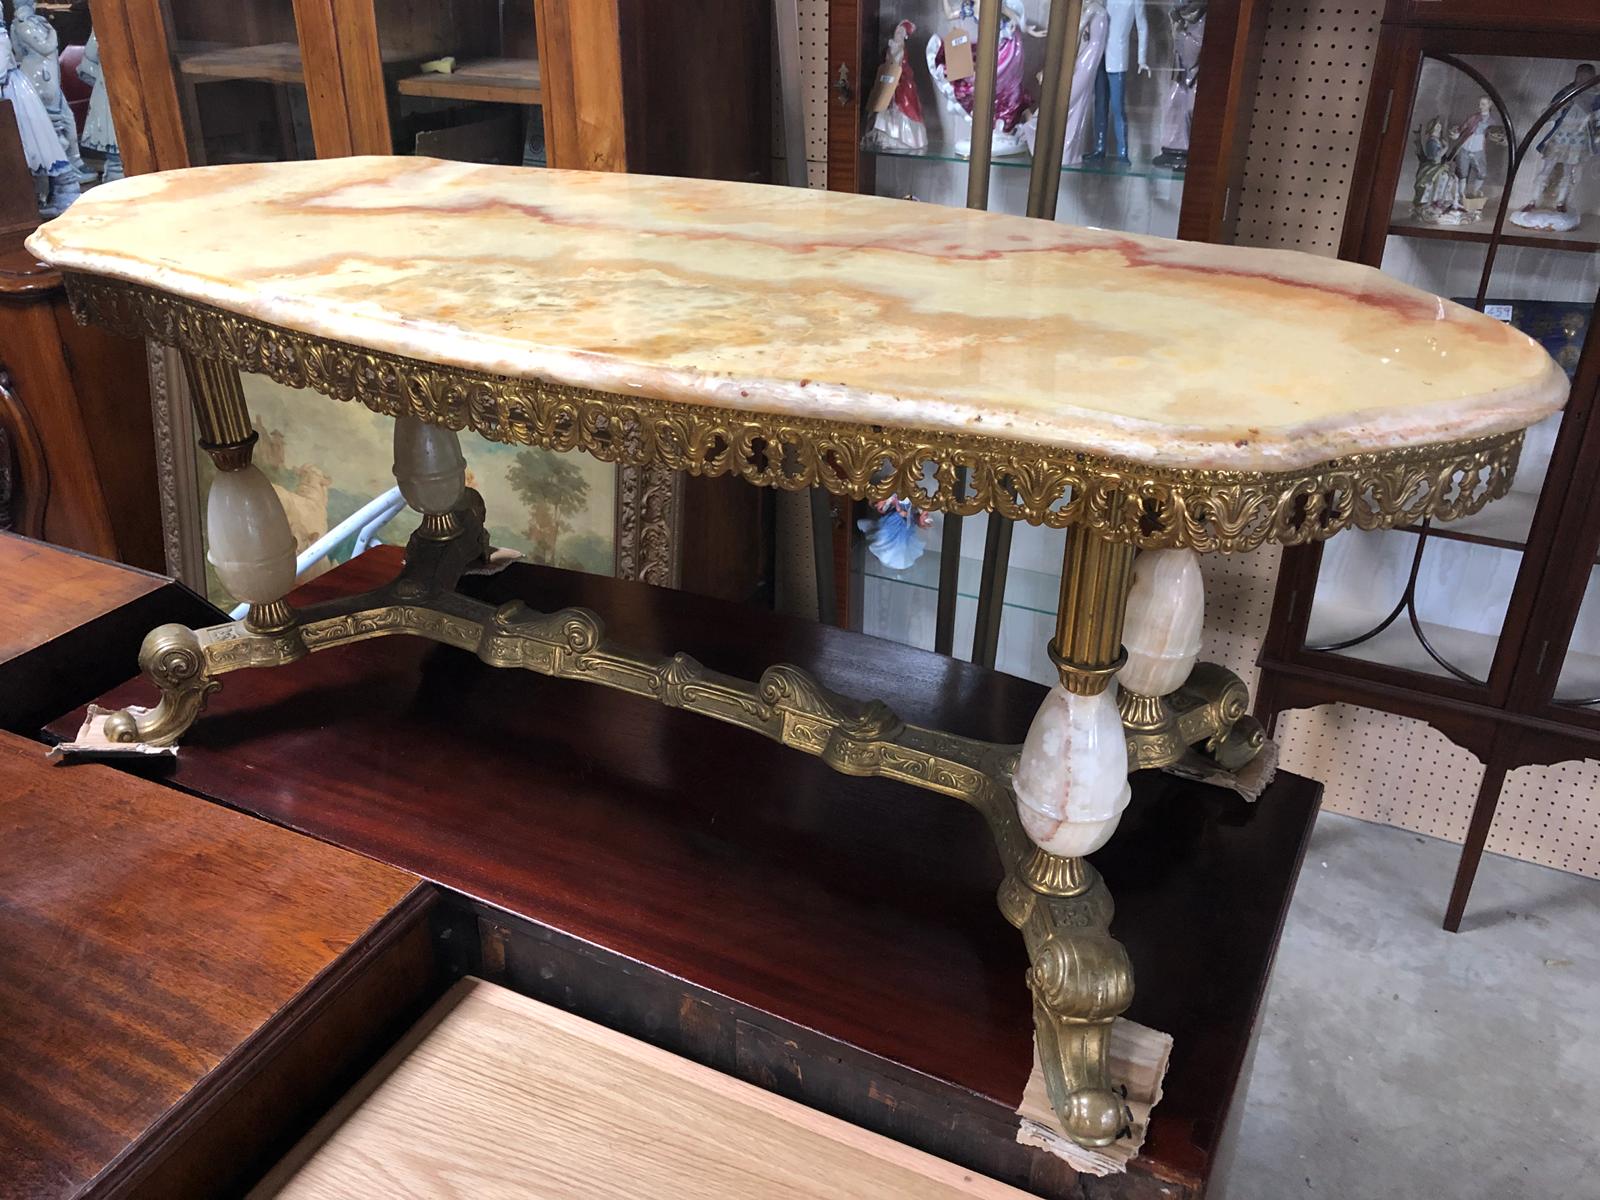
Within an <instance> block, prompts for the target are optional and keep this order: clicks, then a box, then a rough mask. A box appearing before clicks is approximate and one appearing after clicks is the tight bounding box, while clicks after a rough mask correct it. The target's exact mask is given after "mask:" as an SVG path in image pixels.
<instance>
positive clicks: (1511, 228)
mask: <svg viewBox="0 0 1600 1200" xmlns="http://www.w3.org/2000/svg"><path fill="white" fill-rule="evenodd" d="M1490 199H1491V203H1490V204H1489V205H1488V206H1486V207H1485V209H1484V212H1483V215H1482V216H1481V217H1480V218H1479V219H1478V220H1476V221H1474V222H1472V223H1471V224H1470V225H1434V224H1431V223H1429V222H1427V221H1419V220H1417V218H1415V217H1413V216H1412V215H1411V204H1410V202H1409V201H1405V200H1400V201H1397V202H1396V203H1395V206H1394V212H1393V213H1392V214H1391V215H1390V218H1389V232H1390V233H1392V234H1394V235H1395V236H1396V237H1412V238H1439V239H1441V240H1442V241H1447V242H1475V243H1477V244H1479V245H1483V246H1487V245H1488V244H1489V242H1490V241H1491V240H1492V239H1493V231H1494V214H1495V205H1497V204H1499V202H1500V201H1499V197H1498V196H1495V197H1491V198H1490ZM1500 243H1501V245H1504V246H1535V247H1537V248H1538V249H1541V250H1576V251H1579V252H1581V253H1590V252H1593V251H1595V250H1600V217H1596V216H1595V215H1594V214H1592V213H1585V214H1583V216H1582V218H1581V219H1580V220H1579V222H1578V227H1577V228H1576V229H1569V230H1567V231H1566V232H1565V233H1561V232H1557V231H1556V230H1553V229H1543V230H1535V229H1526V230H1525V229H1523V228H1522V227H1521V226H1520V225H1513V224H1512V223H1511V217H1510V214H1507V216H1506V224H1505V231H1504V233H1503V234H1502V235H1501V238H1500Z"/></svg>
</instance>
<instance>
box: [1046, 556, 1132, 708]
mask: <svg viewBox="0 0 1600 1200" xmlns="http://www.w3.org/2000/svg"><path fill="white" fill-rule="evenodd" d="M1135 553H1136V551H1135V549H1134V547H1133V546H1132V545H1131V544H1130V543H1128V542H1113V541H1108V540H1107V539H1105V538H1103V537H1101V536H1100V535H1099V534H1096V533H1093V532H1091V531H1090V530H1087V529H1084V528H1083V527H1082V526H1076V527H1074V528H1072V529H1069V530H1067V552H1066V557H1065V561H1064V562H1063V563H1062V567H1061V604H1060V607H1059V608H1058V609H1057V610H1056V636H1055V640H1054V641H1053V642H1051V643H1050V658H1051V661H1052V662H1054V663H1055V665H1056V669H1057V670H1058V671H1059V672H1060V673H1061V682H1062V684H1063V685H1064V686H1065V687H1066V689H1067V691H1069V692H1072V693H1074V694H1076V695H1079V696H1094V695H1098V694H1099V693H1100V692H1103V691H1105V690H1106V688H1107V687H1108V686H1110V683H1111V679H1112V677H1113V676H1114V675H1116V673H1117V671H1118V669H1119V668H1121V666H1122V663H1123V658H1124V655H1123V652H1122V619H1123V614H1124V612H1125V610H1126V609H1127V606H1128V589H1129V587H1131V586H1132V583H1133V558H1134V554H1135Z"/></svg>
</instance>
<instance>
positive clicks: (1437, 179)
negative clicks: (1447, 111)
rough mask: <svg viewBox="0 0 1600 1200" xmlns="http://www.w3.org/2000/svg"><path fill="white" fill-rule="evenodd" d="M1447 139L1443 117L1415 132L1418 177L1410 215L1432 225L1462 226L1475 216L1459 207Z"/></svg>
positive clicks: (1456, 179) (1458, 188) (1458, 187)
mask: <svg viewBox="0 0 1600 1200" xmlns="http://www.w3.org/2000/svg"><path fill="white" fill-rule="evenodd" d="M1450 142H1451V139H1450V136H1449V135H1448V134H1447V133H1446V131H1445V127H1444V118H1443V117H1434V118H1433V119H1432V120H1431V121H1429V122H1428V123H1427V124H1426V125H1424V126H1423V127H1422V128H1421V129H1419V130H1417V136H1416V144H1417V174H1416V178H1415V180H1414V181H1413V184H1412V196H1411V215H1412V216H1413V217H1415V218H1416V219H1417V220H1419V221H1427V222H1429V223H1430V224H1433V225H1462V224H1465V223H1466V222H1468V221H1471V220H1472V219H1473V216H1474V214H1473V213H1472V212H1471V211H1469V210H1468V209H1467V208H1465V207H1464V206H1463V205H1462V203H1461V177H1460V176H1459V175H1457V174H1456V168H1455V163H1454V162H1452V161H1451V157H1450V154H1451V147H1450Z"/></svg>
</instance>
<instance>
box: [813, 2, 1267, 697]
mask: <svg viewBox="0 0 1600 1200" xmlns="http://www.w3.org/2000/svg"><path fill="white" fill-rule="evenodd" d="M1265 14H1266V5H1265V4H1260V3H1253V2H1252V0H1152V2H1146V0H1084V2H1083V3H1081V4H1075V3H1074V4H1069V3H1051V0H1003V3H1001V4H1000V7H999V9H998V16H999V21H998V24H999V28H998V30H997V31H996V46H997V51H996V70H995V93H996V98H995V105H994V110H995V114H996V122H995V128H994V133H993V134H992V142H991V156H990V160H989V161H990V166H989V169H988V170H987V171H986V172H982V171H981V167H980V168H978V169H979V171H980V172H981V174H982V178H981V179H979V180H977V181H974V180H973V178H972V172H973V168H972V160H971V155H972V148H971V141H972V124H973V122H972V118H971V117H970V116H969V115H968V114H969V112H970V110H971V108H972V104H973V98H972V93H973V91H974V90H975V89H974V82H975V81H974V80H973V79H972V78H957V79H956V80H954V81H952V80H951V78H950V76H951V74H952V68H951V63H952V62H954V63H955V66H954V73H955V74H957V75H959V74H960V73H961V72H962V71H963V70H964V69H965V63H967V62H972V63H973V64H974V71H975V70H976V58H977V54H976V47H977V46H978V44H979V41H980V34H981V29H980V25H981V21H982V16H983V13H982V5H981V4H973V3H970V2H963V0H831V2H830V4H829V61H828V186H829V187H830V188H832V189H834V190H844V191H859V192H867V193H872V194H877V195H885V196H898V197H907V196H909V197H913V198H915V199H918V200H924V201H927V202H929V203H935V204H949V205H961V204H970V203H971V202H972V200H973V199H974V196H975V195H976V194H981V203H980V205H979V206H982V207H987V208H989V209H991V210H992V211H996V212H1009V213H1017V214H1027V215H1033V216H1047V217H1048V216H1053V217H1054V218H1055V219H1057V220H1060V221H1064V222H1067V223H1070V224H1077V225H1093V226H1098V227H1101V228H1106V229H1117V230H1125V231H1127V232H1130V233H1141V234H1154V235H1159V236H1163V237H1181V238H1188V239H1192V240H1198V241H1222V240H1224V239H1225V233H1224V231H1225V230H1226V229H1228V228H1230V217H1231V210H1232V207H1233V201H1234V195H1235V192H1236V189H1237V187H1238V181H1239V173H1240V169H1241V166H1242V161H1243V149H1244V139H1245V136H1246V135H1247V133H1248V127H1249V123H1250V122H1249V105H1250V103H1251V101H1252V99H1253V97H1254V93H1255V63H1256V59H1257V57H1258V55H1259V50H1260V45H1261V36H1262V32H1263V29H1264V22H1265ZM1058 18H1059V19H1060V20H1062V21H1063V22H1065V23H1070V24H1071V25H1072V26H1073V28H1072V29H1071V30H1070V31H1068V30H1058V31H1057V34H1058V37H1059V38H1060V41H1061V42H1062V49H1061V50H1060V51H1056V52H1055V54H1056V57H1055V58H1054V59H1052V53H1053V51H1052V37H1051V24H1052V21H1053V20H1056V19H1058ZM903 22H904V23H906V24H905V25H902V23H903ZM901 31H903V32H901ZM1062 34H1065V35H1066V36H1060V35H1062ZM963 36H965V38H966V43H965V44H964V43H963ZM964 45H970V46H971V47H972V49H964ZM951 46H954V47H955V49H954V51H953V53H954V55H955V58H954V59H951V57H950V55H951V53H952V51H951V50H950V47H951ZM892 61H898V62H899V63H900V64H901V65H900V76H901V77H899V78H896V79H895V80H894V81H893V83H892V84H888V85H880V79H881V76H882V74H883V67H884V64H885V63H887V62H892ZM1053 62H1062V63H1064V64H1065V67H1066V70H1065V71H1064V75H1065V77H1066V78H1065V81H1064V82H1062V83H1061V85H1060V89H1059V91H1057V90H1056V89H1057V84H1056V81H1055V79H1054V77H1053V72H1052V69H1051V68H1052V64H1053ZM890 73H891V74H894V70H893V68H892V67H891V68H890ZM1058 99H1059V100H1064V101H1065V104H1064V106H1063V105H1062V104H1060V103H1058ZM1052 105H1054V106H1055V107H1056V108H1064V112H1063V113H1062V115H1061V117H1060V118H1057V117H1055V116H1053V115H1052V117H1051V118H1050V121H1049V122H1048V123H1050V124H1052V125H1053V126H1054V127H1055V128H1056V129H1059V130H1060V137H1059V138H1052V139H1051V145H1048V146H1047V145H1045V144H1044V143H1043V141H1042V140H1041V139H1040V138H1039V137H1038V136H1037V133H1038V126H1039V122H1040V117H1041V114H1043V113H1045V112H1047V111H1048V110H1049V109H1050V108H1051V106H1052ZM908 106H910V107H912V108H913V112H914V114H916V115H920V116H921V118H922V123H921V127H920V129H916V130H907V129H906V127H905V123H904V120H903V117H902V116H901V115H900V114H902V113H904V111H905V110H906V108H907V107H908ZM1036 157H1039V158H1041V159H1043V160H1045V161H1044V163H1043V164H1042V168H1041V171H1040V172H1038V173H1036V172H1035V171H1034V170H1033V167H1034V160H1035V158H1036ZM1046 176H1049V177H1051V178H1052V180H1053V182H1054V184H1055V186H1054V187H1050V186H1049V184H1047V183H1045V182H1044V179H1045V177H1046ZM975 182H976V183H977V188H976V192H974V190H973V185H974V183H975ZM1041 191H1043V192H1047V193H1048V195H1045V196H1041V195H1040V192H1041ZM1026 316H1027V314H1026V313H1022V312H1019V313H1018V314H1017V317H1018V319H1019V320H1021V319H1024V318H1025V317H1026ZM930 336H937V331H930ZM835 508H836V510H837V515H836V520H835V537H836V539H838V543H839V554H838V555H836V557H837V558H838V559H839V560H840V561H841V562H844V563H848V566H849V570H848V572H847V573H843V574H842V575H841V583H842V584H843V581H844V580H848V584H847V585H844V586H841V587H840V588H839V593H840V596H839V599H840V603H839V606H838V613H837V615H838V616H839V617H840V618H841V619H842V620H843V621H845V622H847V623H849V624H850V625H852V626H854V627H856V628H860V629H862V630H863V631H865V632H867V633H871V634H875V635H877V636H880V637H887V638H891V639H893V640H896V641H901V642H907V643H910V644H912V645H920V646H923V647H926V648H932V649H936V650H938V651H940V652H941V653H947V654H948V653H957V654H960V655H961V656H962V657H967V656H968V655H969V652H970V656H971V657H972V658H973V660H974V661H977V662H981V663H984V664H986V665H998V666H1000V667H1001V668H1002V669H1004V670H1007V671H1010V672H1011V673H1013V674H1018V675H1025V676H1029V677H1031V678H1035V679H1038V680H1039V681H1041V682H1046V683H1048V682H1051V681H1053V680H1054V679H1055V678H1056V670H1055V667H1054V666H1053V665H1052V664H1051V663H1050V661H1049V659H1048V657H1047V656H1046V655H1045V654H1044V652H1043V651H1042V650H1041V649H1040V647H1042V646H1043V645H1044V644H1045V643H1046V641H1047V640H1048V631H1049V629H1050V628H1051V626H1052V622H1053V621H1054V614H1055V610H1056V597H1057V593H1058V592H1059V590H1060V589H1059V573H1060V563H1061V558H1062V535H1061V533H1060V532H1059V531H1051V530H1045V529H1038V528H1032V527H1028V526H1014V525H1013V524H1012V523H1011V522H1009V521H1006V520H1004V519H1003V518H1000V517H996V516H992V515H991V516H989V517H987V518H983V519H973V520H971V521H962V520H961V519H960V518H953V519H952V518H946V517H944V516H942V515H935V516H933V517H932V518H931V523H930V526H929V527H927V528H925V529H924V530H922V531H921V532H920V533H919V534H918V535H917V536H918V539H919V540H920V542H921V543H922V544H923V545H924V546H925V549H924V550H923V551H922V553H921V554H920V556H919V557H918V558H917V560H916V561H915V562H914V563H912V564H910V565H909V566H896V565H893V564H894V563H895V561H896V560H895V558H894V556H893V555H892V554H891V555H889V556H888V561H885V558H883V557H880V556H879V555H878V554H877V553H876V552H875V551H874V550H873V549H872V548H871V546H870V544H869V543H870V542H871V541H872V540H873V539H872V537H871V536H870V530H871V527H872V526H873V525H874V523H875V522H876V520H877V515H876V514H874V513H872V512H870V511H868V510H865V509H864V508H863V507H862V506H860V505H857V506H854V507H851V506H848V505H842V504H840V503H839V502H837V501H835ZM847 508H849V509H850V511H849V512H848V513H846V512H845V509H847ZM861 522H865V523H866V524H867V526H868V530H867V531H863V530H862V529H861V528H859V525H860V523H861Z"/></svg>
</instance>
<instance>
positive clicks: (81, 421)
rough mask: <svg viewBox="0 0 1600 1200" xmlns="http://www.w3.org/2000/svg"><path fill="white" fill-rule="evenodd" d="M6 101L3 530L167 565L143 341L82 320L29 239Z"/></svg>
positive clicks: (0, 219) (2, 158)
mask: <svg viewBox="0 0 1600 1200" xmlns="http://www.w3.org/2000/svg"><path fill="white" fill-rule="evenodd" d="M10 109H11V104H10V102H9V101H4V100H0V180H3V181H5V184H4V186H3V187H0V530H14V531H15V532H17V533H22V534H26V535H27V536H29V537H34V538H40V539H42V540H44V541H49V542H54V543H56V544H57V545H61V546H67V547H70V548H71V549H74V550H82V551H85V552H87V553H89V554H98V555H100V556H102V557H104V558H111V559H118V560H120V561H122V562H125V563H129V564H131V565H133V566H137V567H144V568H146V569H149V570H159V569H160V568H161V566H162V565H163V553H162V545H161V517H160V510H159V508H158V506H157V503H156V467H155V447H154V442H153V439H152V437H151V422H150V393H149V388H148V384H147V382H146V375H145V351H144V347H143V345H141V344H140V343H138V342H134V341H130V340H128V339H126V338H119V337H113V336H111V335H110V334H107V333H106V332H104V331H103V330H100V329H90V328H86V327H84V326H81V325H79V324H78V323H77V322H76V321H75V320H73V318H72V314H71V312H70V311H69V310H68V308H67V298H66V292H65V290H64V289H63V287H62V283H61V276H60V275H59V274H57V273H56V272H55V271H52V270H50V269H49V268H47V267H45V266H43V265H41V264H40V263H38V262H36V261H34V258H33V256H32V255H31V254H29V253H28V252H27V251H26V250H24V249H23V247H22V242H23V239H24V238H25V237H27V235H28V234H29V233H31V232H33V230H34V228H35V227H36V226H37V225H38V223H39V216H38V212H37V209H36V207H35V196H34V191H33V183H32V179H31V177H30V176H29V174H28V170H27V165H26V163H25V162H24V160H23V157H22V145H21V142H20V141H19V139H18V136H17V127H16V123H15V121H14V120H13V119H12V116H11V111H10Z"/></svg>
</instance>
